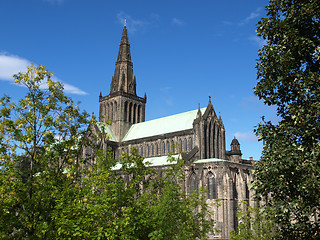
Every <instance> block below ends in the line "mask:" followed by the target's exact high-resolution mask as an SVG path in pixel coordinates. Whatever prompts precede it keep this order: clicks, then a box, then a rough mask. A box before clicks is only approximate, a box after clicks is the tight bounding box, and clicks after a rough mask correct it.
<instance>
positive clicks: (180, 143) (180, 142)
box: [179, 139, 182, 152]
mask: <svg viewBox="0 0 320 240" xmlns="http://www.w3.org/2000/svg"><path fill="white" fill-rule="evenodd" d="M179 145H180V152H182V140H181V139H180V141H179Z"/></svg>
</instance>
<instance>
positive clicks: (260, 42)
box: [249, 35, 267, 48]
mask: <svg viewBox="0 0 320 240" xmlns="http://www.w3.org/2000/svg"><path fill="white" fill-rule="evenodd" d="M249 40H250V41H252V42H254V43H255V44H256V45H258V46H259V48H262V47H263V46H264V45H266V44H267V41H266V40H265V39H263V38H262V37H258V36H257V35H255V36H251V37H249Z"/></svg>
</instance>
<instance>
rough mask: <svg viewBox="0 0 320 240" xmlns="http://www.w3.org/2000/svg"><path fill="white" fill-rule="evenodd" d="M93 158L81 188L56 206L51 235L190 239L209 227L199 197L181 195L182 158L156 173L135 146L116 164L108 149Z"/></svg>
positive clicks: (202, 235) (209, 219) (206, 209)
mask: <svg viewBox="0 0 320 240" xmlns="http://www.w3.org/2000/svg"><path fill="white" fill-rule="evenodd" d="M100 153H102V152H100ZM98 155H99V154H98ZM96 160H97V163H96V164H95V165H93V166H92V168H91V169H90V170H89V171H88V172H86V176H87V177H86V178H84V179H83V187H81V188H78V189H71V190H70V191H71V192H70V193H69V194H71V195H72V197H68V198H67V199H65V200H63V201H61V202H60V203H59V205H58V206H57V208H56V211H55V213H54V219H55V221H56V225H57V228H58V229H59V230H58V231H59V234H58V236H57V237H56V238H57V239H67V238H72V239H83V238H86V239H99V238H100V239H136V240H138V239H139V240H140V239H157V240H158V239H190V240H191V239H207V234H208V233H209V231H213V220H212V216H211V214H210V211H209V206H208V205H207V204H206V201H205V199H204V195H202V196H199V195H196V194H195V193H194V194H191V195H186V194H185V192H184V191H183V190H182V188H181V181H182V179H184V174H183V168H182V167H183V166H184V165H185V162H184V161H182V160H181V161H178V162H177V164H173V165H171V166H170V167H168V169H167V170H166V171H164V172H163V174H162V175H161V176H159V173H158V172H157V171H156V170H155V169H152V168H150V167H147V165H146V163H144V159H143V158H142V157H141V156H139V155H138V154H137V150H136V149H135V148H133V149H132V151H131V153H130V154H127V153H123V155H122V157H121V160H120V163H118V164H117V165H115V164H116V162H115V160H114V159H113V157H112V154H111V153H110V152H109V153H108V155H107V158H105V156H104V154H102V155H100V156H97V158H96ZM172 160H173V161H175V160H176V159H172ZM119 164H120V165H119Z"/></svg>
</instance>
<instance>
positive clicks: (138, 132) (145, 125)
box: [122, 108, 206, 142]
mask: <svg viewBox="0 0 320 240" xmlns="http://www.w3.org/2000/svg"><path fill="white" fill-rule="evenodd" d="M200 110H201V113H202V114H203V113H204V112H205V110H206V108H201V109H200ZM197 112H198V110H193V111H189V112H184V113H180V114H176V115H172V116H168V117H164V118H158V119H154V120H151V121H147V122H142V123H137V124H133V125H132V126H131V128H130V129H129V131H128V132H127V134H126V135H125V136H124V138H123V139H122V141H123V142H124V141H129V140H133V139H139V138H145V137H151V136H157V135H162V134H166V133H172V132H178V131H183V130H188V129H192V127H193V125H192V124H193V121H194V119H195V118H196V117H197Z"/></svg>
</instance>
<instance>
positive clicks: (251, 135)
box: [234, 132, 258, 142]
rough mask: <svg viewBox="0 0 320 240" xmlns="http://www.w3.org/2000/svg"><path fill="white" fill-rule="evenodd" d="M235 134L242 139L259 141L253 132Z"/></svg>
mask: <svg viewBox="0 0 320 240" xmlns="http://www.w3.org/2000/svg"><path fill="white" fill-rule="evenodd" d="M234 136H235V137H236V138H237V139H239V140H242V141H248V142H257V141H258V138H257V136H256V135H254V133H253V132H236V133H234Z"/></svg>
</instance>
